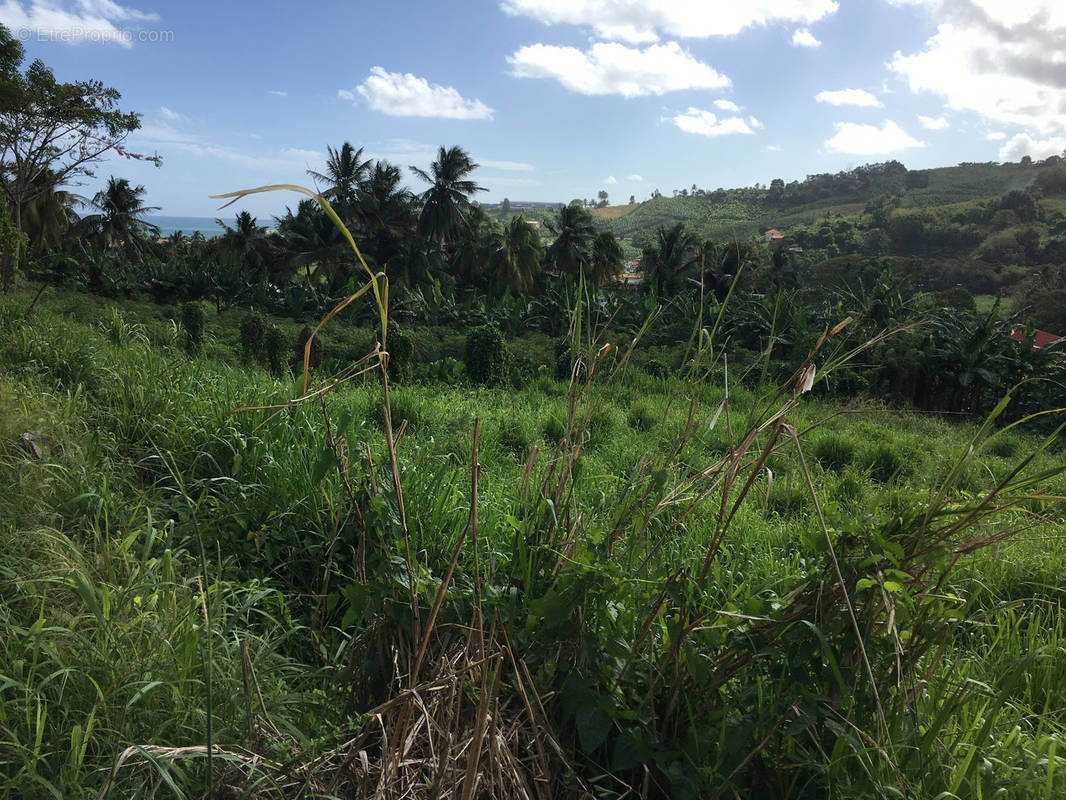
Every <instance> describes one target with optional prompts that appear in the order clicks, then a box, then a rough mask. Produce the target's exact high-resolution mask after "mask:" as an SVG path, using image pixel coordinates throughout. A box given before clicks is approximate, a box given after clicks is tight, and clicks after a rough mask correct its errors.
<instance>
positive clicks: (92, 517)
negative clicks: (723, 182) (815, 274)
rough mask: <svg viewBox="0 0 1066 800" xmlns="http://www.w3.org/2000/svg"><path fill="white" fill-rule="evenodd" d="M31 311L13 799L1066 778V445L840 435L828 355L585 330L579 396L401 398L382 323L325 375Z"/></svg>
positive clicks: (1010, 793)
mask: <svg viewBox="0 0 1066 800" xmlns="http://www.w3.org/2000/svg"><path fill="white" fill-rule="evenodd" d="M366 291H367V293H369V294H371V295H374V294H375V293H374V292H373V291H371V289H369V288H368V289H367V290H366ZM375 296H377V297H378V298H379V299H380V301H381V303H382V307H384V308H385V311H386V313H385V317H387V305H386V303H387V289H386V288H384V286H383V285H382V284H379V285H378V291H377V293H376V295H375ZM47 302H48V301H47V298H46V300H45V308H43V309H42V310H41V312H40V313H39V314H38V315H37V317H36V318H35V319H33V320H30V321H24V320H22V319H21V318H20V317H18V316H17V315H15V314H6V312H5V311H4V310H3V308H4V307H0V336H2V341H3V343H4V344H3V352H2V354H0V375H2V377H0V402H2V403H3V414H2V415H0V420H2V421H3V423H2V425H3V429H2V430H0V441H2V442H3V443H4V444H3V447H4V449H3V451H2V453H0V471H2V476H3V480H4V481H5V484H6V485H10V486H11V487H12V492H11V493H10V494H9V495H8V496H6V497H5V498H4V499H3V501H2V504H0V512H2V513H0V523H2V528H0V536H2V537H3V541H2V542H0V545H2V546H3V549H4V552H6V553H9V554H10V555H9V557H8V558H6V559H5V560H4V562H3V564H2V566H0V570H2V574H0V587H2V588H0V614H2V615H3V620H2V621H3V624H4V625H5V628H6V629H7V630H9V631H11V632H12V635H11V636H7V637H4V640H3V642H2V643H0V778H2V780H3V783H0V786H2V787H3V791H6V792H8V793H11V794H12V795H13V796H19V797H67V796H95V795H96V794H97V793H99V794H100V795H101V796H105V795H110V796H112V797H118V796H142V795H147V794H148V793H150V792H152V791H155V792H157V793H163V794H166V793H169V794H171V795H174V796H199V795H200V794H202V793H203V792H204V787H205V786H208V787H212V788H213V790H214V791H215V792H217V793H218V794H220V795H221V794H222V793H223V792H225V791H231V792H232V791H237V790H240V791H246V792H248V793H254V794H256V795H258V796H271V797H286V798H288V797H310V796H345V797H364V796H365V797H370V796H376V797H400V796H403V795H411V796H456V797H485V796H507V797H523V796H525V797H566V796H593V795H596V796H601V797H620V796H626V795H628V796H643V797H667V796H669V797H686V796H689V797H696V796H701V797H714V796H723V797H732V796H736V795H740V796H765V797H826V796H832V797H869V796H929V797H937V796H942V797H951V796H956V797H968V796H997V793H998V795H1001V796H1007V797H1031V796H1047V797H1053V796H1057V795H1059V794H1061V792H1062V791H1063V790H1064V789H1066V783H1064V781H1066V779H1064V778H1063V770H1062V767H1063V766H1066V765H1063V764H1061V763H1060V762H1061V758H1062V756H1061V752H1062V744H1063V729H1062V723H1063V719H1062V711H1061V709H1062V708H1063V704H1062V703H1061V699H1062V698H1061V696H1060V695H1061V691H1062V690H1061V689H1060V687H1061V686H1062V685H1064V684H1063V683H1062V681H1061V678H1062V670H1063V667H1064V663H1066V662H1064V657H1063V649H1062V636H1061V632H1062V624H1063V623H1062V616H1061V600H1062V597H1061V589H1060V588H1058V586H1057V585H1056V584H1055V572H1054V569H1055V567H1054V565H1055V564H1061V563H1062V560H1063V555H1062V554H1063V553H1064V552H1066V550H1064V549H1063V548H1062V547H1061V544H1059V543H1058V541H1057V539H1055V538H1054V537H1055V536H1056V535H1057V531H1059V530H1060V529H1061V524H1062V520H1063V516H1062V511H1061V506H1059V505H1057V501H1058V497H1059V496H1060V495H1062V494H1063V493H1064V483H1063V477H1062V474H1061V470H1062V467H1061V464H1060V463H1059V461H1058V460H1057V457H1056V456H1055V455H1054V454H1052V453H1051V452H1050V448H1051V447H1053V446H1054V445H1053V443H1052V442H1041V441H1040V440H1037V439H1032V438H1030V437H1028V436H1026V435H1024V434H1021V433H1019V432H1018V431H1009V432H1007V433H997V432H996V431H995V428H994V426H993V425H992V424H991V421H990V423H989V424H988V425H985V426H978V427H975V428H971V429H960V428H958V427H950V426H948V425H946V424H945V423H941V422H938V421H935V420H927V419H923V418H918V417H904V418H902V419H899V418H888V417H886V416H883V415H882V412H878V411H872V412H871V411H866V410H864V409H852V410H851V411H852V412H853V413H855V414H858V415H859V416H860V417H861V419H860V420H859V421H856V420H853V419H851V418H849V417H847V416H845V417H841V416H835V411H836V410H835V409H833V408H831V407H828V406H825V405H823V404H821V403H819V402H817V401H814V400H812V399H811V395H810V394H809V393H807V392H806V391H805V389H806V388H808V385H809V383H810V382H811V381H812V380H817V379H821V377H822V375H821V373H819V372H818V369H817V367H815V369H814V370H812V369H811V366H814V365H816V364H825V363H826V362H827V361H828V362H830V363H831V362H833V361H835V360H836V359H835V357H834V356H832V355H826V353H829V352H831V348H832V347H833V341H834V339H833V337H832V336H828V335H827V337H825V339H824V341H823V343H821V344H820V348H819V349H816V352H813V353H812V354H811V358H810V359H809V363H808V364H805V365H804V366H803V367H801V369H800V370H798V371H797V373H796V374H795V375H794V376H792V378H791V379H790V380H789V381H788V382H787V383H786V384H785V385H784V386H782V387H780V389H778V388H776V387H775V388H772V389H769V390H767V391H766V392H764V393H763V394H761V395H758V396H755V395H752V394H751V393H750V392H747V391H744V390H739V389H737V388H736V387H735V385H734V383H733V380H732V379H731V375H730V367H729V362H728V358H727V357H726V353H724V352H723V351H722V350H720V349H717V348H711V347H710V346H708V345H707V344H705V341H706V340H705V337H703V336H702V335H700V337H699V338H698V339H697V340H695V341H698V342H699V343H700V347H698V348H695V350H694V352H695V354H696V357H695V360H694V362H693V363H692V364H691V365H689V366H688V368H687V374H688V375H689V376H690V377H689V378H687V379H685V380H682V379H679V378H677V377H671V378H666V379H658V378H651V377H650V376H647V375H643V374H640V373H636V372H634V371H633V370H632V369H629V368H628V364H629V359H628V353H629V350H630V347H629V345H628V344H627V346H625V347H622V348H616V347H614V346H613V345H612V346H608V345H607V340H608V338H609V337H608V335H607V334H606V333H605V332H604V331H603V330H598V329H591V328H589V327H588V326H587V325H586V324H585V322H587V316H584V315H583V314H575V326H574V329H573V330H572V331H571V339H572V341H573V343H574V345H573V350H572V355H573V370H572V373H571V380H570V381H569V383H568V384H563V385H560V384H556V383H554V382H551V381H549V380H548V379H543V381H542V382H541V383H539V384H538V385H536V386H532V387H530V388H527V389H525V390H522V391H518V392H512V391H503V390H495V389H479V390H477V391H474V390H473V389H465V388H462V387H449V386H442V385H439V384H438V385H431V386H417V385H412V386H404V387H402V388H400V389H394V388H391V387H389V385H388V375H387V358H388V356H387V349H386V344H387V343H386V341H385V329H384V326H383V328H382V331H381V334H380V336H379V338H378V341H379V342H380V347H378V348H376V349H375V350H374V351H373V352H372V354H371V357H370V358H369V359H368V360H367V361H364V362H362V363H361V364H359V365H358V366H357V367H356V368H355V369H353V370H350V371H349V375H350V376H352V377H350V378H349V379H348V380H346V381H343V382H339V383H338V382H337V381H335V380H325V381H322V382H320V383H317V384H316V383H315V382H313V381H312V380H311V378H312V377H314V376H313V374H312V373H310V371H308V373H307V383H306V385H305V383H304V378H303V377H301V378H300V379H298V380H297V381H295V382H293V383H289V382H287V381H276V380H274V379H271V378H269V377H268V376H267V375H265V374H263V373H260V372H254V371H253V372H242V371H240V370H238V369H236V368H234V367H232V366H228V365H227V364H225V363H219V362H218V361H213V360H211V359H210V358H207V357H203V358H196V359H189V358H188V357H187V356H185V354H184V353H183V352H182V351H181V350H180V349H179V345H178V342H177V341H176V340H174V341H172V342H171V343H169V344H167V343H165V342H162V343H157V344H156V345H151V344H149V343H147V342H146V341H144V340H143V339H141V338H140V337H138V336H137V335H136V329H135V328H130V327H129V323H128V322H125V321H121V320H116V317H115V316H111V317H109V318H108V320H107V321H106V322H105V323H104V325H103V326H102V327H101V328H97V329H94V328H92V327H90V326H87V325H84V324H81V323H75V322H72V321H70V320H66V319H64V318H62V317H61V316H59V315H56V314H54V313H52V312H51V311H49V309H48V307H47ZM353 302H354V300H353ZM585 302H587V300H586V301H585ZM581 303H582V299H581V297H580V296H577V297H575V298H574V308H575V309H578V308H580V307H581ZM578 320H580V322H578ZM120 321H121V322H122V324H119V322H120ZM383 321H384V319H383ZM148 338H149V340H150V339H151V337H148ZM368 366H369V367H371V368H372V370H373V371H372V372H369V373H368V372H366V368H367V367H368ZM544 390H548V391H544ZM292 398H297V399H298V400H299V401H300V402H295V403H294V402H292V401H291V399H292ZM238 408H243V409H250V410H245V411H242V412H240V413H236V414H234V413H232V411H233V409H238ZM863 420H866V421H863ZM874 421H876V423H877V424H873V422H874ZM24 431H33V432H35V433H36V435H37V437H38V440H39V441H40V442H41V443H42V449H43V451H44V452H43V456H44V457H43V458H42V459H40V460H37V459H35V458H33V457H32V456H30V455H29V454H27V453H26V452H25V451H23V450H20V449H19V448H18V447H17V446H16V445H14V444H12V443H13V442H15V441H16V440H17V438H18V436H19V435H21V433H23V432H24ZM808 434H809V435H810V436H811V437H813V440H814V443H815V446H814V447H813V450H812V452H811V453H808V452H807V448H806V447H805V438H806V436H807V435H808ZM962 440H966V441H965V443H964V444H959V442H960V441H962ZM1004 442H1008V443H1011V445H1010V446H1009V447H1008V446H1006V445H1004V444H1002V443H1004ZM931 443H932V444H931ZM880 449H883V450H884V452H885V453H891V454H894V455H895V457H896V464H895V466H892V465H891V464H889V465H888V466H884V464H883V463H882V462H884V461H886V460H888V461H890V460H891V459H892V456H884V457H883V458H881V457H880V456H878V453H879V452H880ZM875 456H876V457H877V458H875ZM878 459H880V460H878ZM878 465H881V466H878ZM890 467H892V468H890ZM896 467H900V468H898V469H897V468H896ZM870 478H876V480H870ZM209 690H210V697H211V703H210V704H208V702H207V695H208V691H209ZM209 719H210V725H211V734H210V736H208V726H209ZM208 757H210V759H211V763H210V767H208ZM229 787H235V788H229Z"/></svg>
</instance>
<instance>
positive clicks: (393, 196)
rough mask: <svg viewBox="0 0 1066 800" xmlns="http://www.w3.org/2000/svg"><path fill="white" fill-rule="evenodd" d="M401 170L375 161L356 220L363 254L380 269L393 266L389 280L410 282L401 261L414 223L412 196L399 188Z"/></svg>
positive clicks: (413, 199) (357, 202) (401, 176)
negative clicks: (361, 233) (394, 277)
mask: <svg viewBox="0 0 1066 800" xmlns="http://www.w3.org/2000/svg"><path fill="white" fill-rule="evenodd" d="M402 180H403V174H402V173H401V172H400V168H399V167H397V166H395V165H393V164H390V163H389V162H387V161H377V162H375V163H374V166H373V168H372V169H371V170H370V171H369V173H368V175H367V178H366V180H365V181H364V182H363V184H362V187H361V188H360V190H359V194H358V198H357V200H356V207H355V217H356V219H357V220H358V221H359V227H360V228H361V229H362V232H363V235H364V236H365V241H364V242H363V244H362V247H363V254H364V255H365V256H366V258H367V259H368V261H370V262H371V263H372V264H374V265H376V266H377V267H378V268H379V269H385V268H386V267H387V266H392V267H393V269H392V270H391V271H390V280H391V279H392V276H396V277H398V278H400V280H401V282H402V281H404V280H405V279H409V278H410V275H407V274H405V273H406V272H407V265H406V263H399V262H402V261H404V259H403V253H404V245H405V240H408V239H410V238H411V236H410V234H411V232H412V231H413V230H414V228H415V225H416V221H417V208H416V205H415V197H414V195H413V194H412V193H411V192H410V191H408V190H407V189H405V188H403V186H401V184H400V182H401V181H402Z"/></svg>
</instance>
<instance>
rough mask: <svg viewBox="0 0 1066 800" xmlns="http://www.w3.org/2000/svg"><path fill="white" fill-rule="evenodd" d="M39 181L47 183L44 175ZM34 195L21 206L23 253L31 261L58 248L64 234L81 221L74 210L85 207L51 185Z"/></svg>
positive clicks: (68, 193)
mask: <svg viewBox="0 0 1066 800" xmlns="http://www.w3.org/2000/svg"><path fill="white" fill-rule="evenodd" d="M41 180H42V181H47V182H51V178H50V176H48V175H42V177H41ZM36 194H37V196H36V197H35V198H34V199H33V200H31V201H30V202H29V203H27V204H26V205H24V206H23V207H22V232H23V233H25V234H26V237H27V239H28V240H29V243H28V245H27V247H26V252H27V254H28V255H29V256H30V257H31V258H40V257H41V256H43V255H45V254H46V253H48V252H55V251H57V250H60V249H62V248H63V244H64V240H65V239H66V236H67V234H68V233H69V232H70V231H71V230H72V229H74V228H75V227H76V226H77V225H78V224H79V222H80V221H81V218H80V217H79V216H78V213H77V212H76V211H75V210H74V207H75V206H76V205H79V204H81V205H88V204H89V201H87V200H85V199H84V198H82V197H79V196H78V195H76V194H74V193H73V192H67V191H63V190H61V189H56V188H55V186H52V188H51V189H46V190H44V191H42V192H39V193H36Z"/></svg>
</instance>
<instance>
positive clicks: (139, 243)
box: [81, 176, 159, 263]
mask: <svg viewBox="0 0 1066 800" xmlns="http://www.w3.org/2000/svg"><path fill="white" fill-rule="evenodd" d="M144 193H145V189H144V187H143V186H131V185H130V182H129V181H128V180H126V179H125V178H116V177H114V176H111V177H110V178H108V181H107V187H106V188H105V189H103V190H102V191H99V192H97V193H96V195H95V196H94V197H93V199H92V201H91V202H90V203H89V205H91V206H92V207H93V208H94V209H96V211H97V213H95V214H90V215H89V216H87V217H85V218H83V219H82V221H81V224H82V226H83V228H84V230H85V232H86V238H87V239H89V241H91V242H93V243H94V244H97V245H99V247H100V248H101V249H102V250H104V251H105V252H108V253H111V254H112V256H113V257H114V258H115V259H116V260H117V261H119V262H121V263H129V262H132V261H139V260H140V259H141V257H142V255H143V251H144V239H145V237H146V236H158V235H159V229H158V228H157V227H156V226H155V225H152V224H151V223H149V222H145V221H144V220H143V219H140V217H141V216H143V215H144V214H150V213H151V212H153V211H158V210H159V207H158V206H146V205H144V204H143V203H142V202H141V197H142V196H143V195H144Z"/></svg>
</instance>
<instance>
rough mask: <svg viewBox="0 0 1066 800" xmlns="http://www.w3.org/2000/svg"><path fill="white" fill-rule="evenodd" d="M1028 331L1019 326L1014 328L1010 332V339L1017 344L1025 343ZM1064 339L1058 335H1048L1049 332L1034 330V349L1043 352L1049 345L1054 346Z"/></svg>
mask: <svg viewBox="0 0 1066 800" xmlns="http://www.w3.org/2000/svg"><path fill="white" fill-rule="evenodd" d="M1027 331H1028V329H1027V328H1022V327H1018V326H1016V327H1013V328H1011V330H1010V338H1012V339H1013V340H1014V341H1016V342H1023V341H1025V334H1026V333H1027ZM1062 338H1063V337H1061V336H1058V335H1057V334H1054V333H1048V332H1047V331H1040V330H1033V349H1034V350H1043V349H1044V348H1045V347H1047V346H1048V345H1051V344H1054V343H1055V342H1057V341H1059V340H1061V339H1062Z"/></svg>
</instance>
